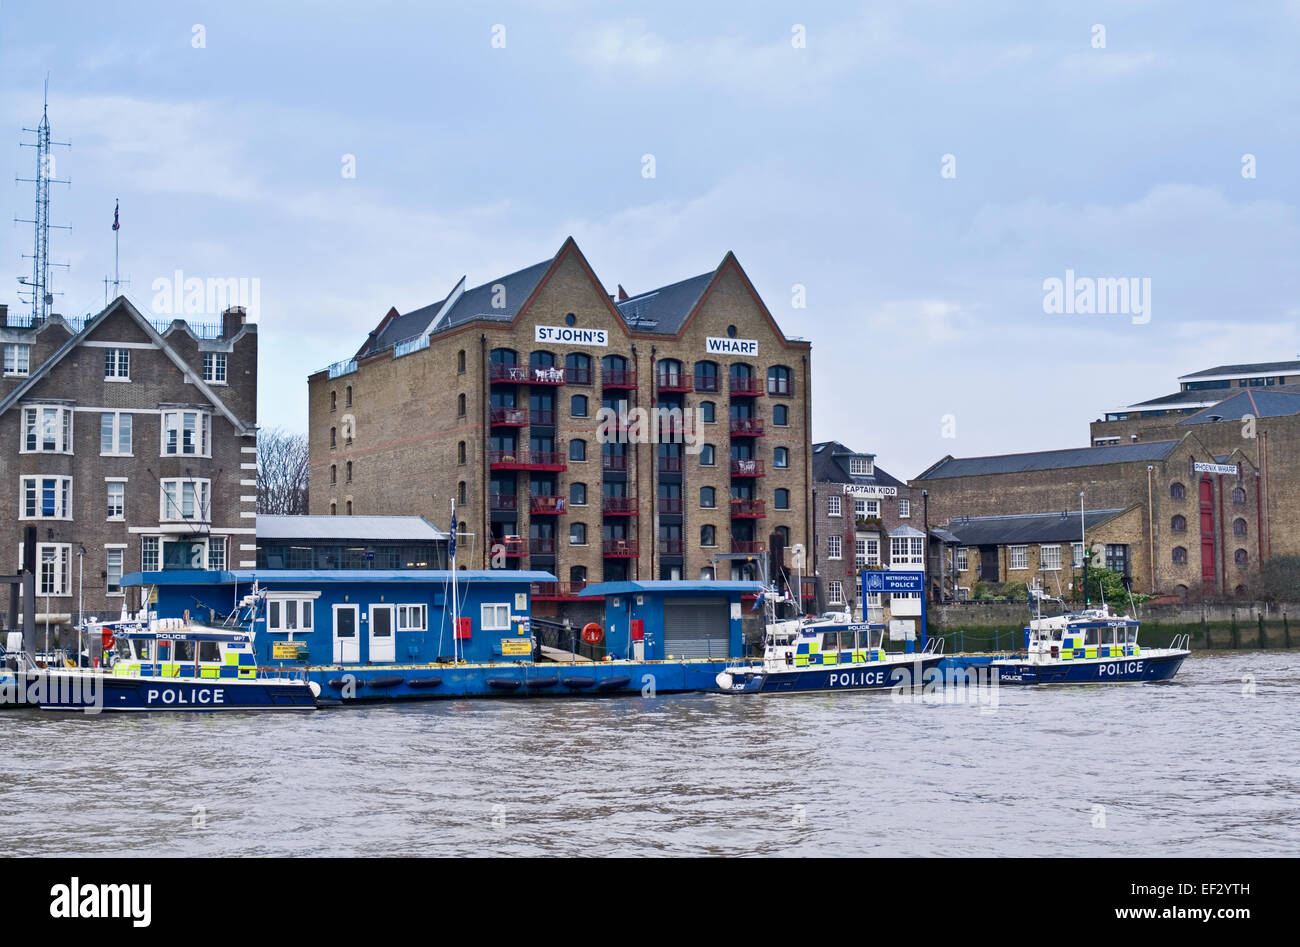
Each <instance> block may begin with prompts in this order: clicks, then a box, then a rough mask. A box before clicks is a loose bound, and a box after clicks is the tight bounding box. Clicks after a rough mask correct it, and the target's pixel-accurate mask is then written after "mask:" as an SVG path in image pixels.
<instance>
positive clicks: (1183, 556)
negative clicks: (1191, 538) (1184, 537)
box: [1174, 546, 1187, 565]
mask: <svg viewBox="0 0 1300 947" xmlns="http://www.w3.org/2000/svg"><path fill="white" fill-rule="evenodd" d="M1174 562H1176V563H1178V564H1179V565H1182V564H1184V563H1186V562H1187V550H1186V549H1185V548H1183V547H1182V546H1175V547H1174Z"/></svg>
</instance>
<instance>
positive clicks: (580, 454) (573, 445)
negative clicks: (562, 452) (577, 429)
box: [569, 437, 587, 460]
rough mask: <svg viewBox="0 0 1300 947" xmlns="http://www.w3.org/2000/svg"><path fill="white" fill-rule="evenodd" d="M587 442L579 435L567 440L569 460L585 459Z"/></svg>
mask: <svg viewBox="0 0 1300 947" xmlns="http://www.w3.org/2000/svg"><path fill="white" fill-rule="evenodd" d="M586 459H587V442H586V441H584V440H583V439H582V438H580V437H575V438H573V439H572V440H570V441H569V460H586Z"/></svg>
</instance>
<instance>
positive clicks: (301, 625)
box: [266, 592, 320, 635]
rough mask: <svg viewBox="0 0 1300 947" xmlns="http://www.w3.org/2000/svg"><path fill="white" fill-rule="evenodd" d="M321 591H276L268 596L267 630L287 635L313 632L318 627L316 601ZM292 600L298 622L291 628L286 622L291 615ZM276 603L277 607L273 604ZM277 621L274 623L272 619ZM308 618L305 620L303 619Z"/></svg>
mask: <svg viewBox="0 0 1300 947" xmlns="http://www.w3.org/2000/svg"><path fill="white" fill-rule="evenodd" d="M319 597H320V593H319V592H275V593H272V594H269V595H267V596H266V630H267V631H268V632H272V633H274V634H279V635H287V634H289V633H290V632H293V633H295V634H298V633H302V634H311V632H313V631H315V629H316V606H315V604H314V603H315V601H316V599H318V598H319ZM290 602H292V603H293V605H294V611H295V612H296V613H297V618H296V619H295V622H296V624H295V625H294V627H292V628H290V627H289V626H288V624H287V623H286V619H287V618H288V615H289V610H288V605H289V603H290ZM272 605H275V606H276V607H275V608H272V607H271V606H272ZM273 618H274V619H275V622H274V623H272V619H273ZM304 618H305V619H306V621H304V620H303V619H304Z"/></svg>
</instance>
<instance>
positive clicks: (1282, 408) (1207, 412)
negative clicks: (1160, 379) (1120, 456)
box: [1112, 388, 1300, 449]
mask: <svg viewBox="0 0 1300 947" xmlns="http://www.w3.org/2000/svg"><path fill="white" fill-rule="evenodd" d="M1233 391H1235V392H1236V394H1234V395H1232V396H1231V397H1228V398H1224V399H1223V400H1222V401H1220V402H1218V403H1217V404H1214V405H1211V406H1210V407H1208V408H1204V409H1202V410H1200V411H1198V412H1196V414H1193V415H1192V416H1191V417H1190V418H1184V419H1183V420H1182V421H1179V422H1178V423H1179V424H1208V423H1212V422H1214V421H1240V420H1241V419H1242V417H1244V416H1245V415H1247V414H1249V415H1251V416H1252V417H1256V418H1278V417H1285V416H1287V415H1292V414H1300V393H1297V392H1293V391H1276V390H1273V389H1269V388H1234V389H1233ZM1112 449H1113V448H1112Z"/></svg>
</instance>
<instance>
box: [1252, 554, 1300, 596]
mask: <svg viewBox="0 0 1300 947" xmlns="http://www.w3.org/2000/svg"><path fill="white" fill-rule="evenodd" d="M1259 596H1260V598H1262V599H1264V600H1265V601H1268V602H1294V601H1296V600H1297V599H1300V556H1274V557H1273V558H1272V559H1270V560H1268V562H1266V563H1264V568H1263V569H1261V570H1260V576H1259Z"/></svg>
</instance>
